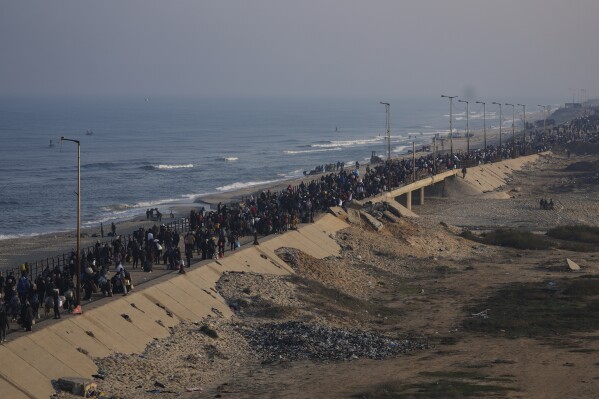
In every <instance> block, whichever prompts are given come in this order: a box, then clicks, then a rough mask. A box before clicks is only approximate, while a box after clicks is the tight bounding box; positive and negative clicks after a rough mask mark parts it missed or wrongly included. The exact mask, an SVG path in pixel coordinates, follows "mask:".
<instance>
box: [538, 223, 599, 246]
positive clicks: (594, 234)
mask: <svg viewBox="0 0 599 399" xmlns="http://www.w3.org/2000/svg"><path fill="white" fill-rule="evenodd" d="M547 235H548V236H549V237H553V238H558V239H560V240H566V241H578V242H584V243H589V244H599V227H593V226H587V225H577V226H558V227H554V228H552V229H551V230H549V231H548V232H547Z"/></svg>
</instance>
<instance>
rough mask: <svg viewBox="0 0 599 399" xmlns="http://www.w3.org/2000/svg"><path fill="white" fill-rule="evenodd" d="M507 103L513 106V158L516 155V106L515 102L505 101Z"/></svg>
mask: <svg viewBox="0 0 599 399" xmlns="http://www.w3.org/2000/svg"><path fill="white" fill-rule="evenodd" d="M505 105H511V106H512V158H515V157H516V131H515V130H514V129H515V123H516V107H515V106H514V104H508V103H505Z"/></svg>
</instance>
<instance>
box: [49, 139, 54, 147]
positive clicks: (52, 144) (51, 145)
mask: <svg viewBox="0 0 599 399" xmlns="http://www.w3.org/2000/svg"><path fill="white" fill-rule="evenodd" d="M48 147H50V148H53V147H54V143H53V142H52V140H50V145H48Z"/></svg>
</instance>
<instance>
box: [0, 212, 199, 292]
mask: <svg viewBox="0 0 599 399" xmlns="http://www.w3.org/2000/svg"><path fill="white" fill-rule="evenodd" d="M161 225H165V226H166V227H167V228H169V229H170V230H172V231H176V232H183V233H185V232H187V231H189V218H181V219H179V220H175V221H171V222H167V223H161ZM120 236H121V237H122V238H124V239H125V240H124V241H125V243H126V242H129V241H130V240H131V239H132V237H133V234H121V235H120ZM109 238H110V239H109V240H108V239H100V238H99V239H98V240H99V241H100V242H101V243H102V244H104V243H108V244H110V243H111V242H112V238H113V237H109ZM94 247H95V245H90V246H87V247H83V248H81V253H84V252H90V251H93V250H94ZM70 258H71V253H70V252H69V253H63V254H60V255H57V256H52V257H47V258H45V259H41V260H36V261H34V262H25V263H27V265H28V266H29V270H28V271H29V272H28V273H27V274H28V275H29V276H30V280H31V281H33V280H35V279H36V278H37V277H38V276H39V275H41V274H42V272H43V271H44V269H46V268H49V269H50V270H53V269H54V268H55V267H58V268H60V269H61V270H63V269H64V268H65V267H68V266H69V261H70ZM2 272H4V273H5V274H6V275H9V274H11V273H12V274H13V275H15V276H20V275H21V269H20V266H15V267H9V268H5V269H2Z"/></svg>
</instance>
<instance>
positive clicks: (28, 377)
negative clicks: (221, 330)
mask: <svg viewBox="0 0 599 399" xmlns="http://www.w3.org/2000/svg"><path fill="white" fill-rule="evenodd" d="M347 226H348V225H347V224H346V223H345V222H344V221H342V220H340V219H339V218H336V217H335V216H333V215H330V214H327V215H324V216H323V217H321V218H320V219H319V220H317V221H316V223H314V224H310V225H305V226H302V227H301V228H300V229H299V230H298V231H290V232H287V233H285V234H282V235H278V236H271V237H268V238H266V239H263V240H262V241H261V242H260V245H259V246H251V247H248V248H242V249H240V250H238V251H237V252H235V253H233V254H232V255H229V256H227V257H225V258H223V259H219V260H218V261H214V262H212V263H209V264H207V265H203V266H201V267H197V268H192V269H188V272H187V274H184V275H177V276H176V277H172V276H164V277H161V278H159V279H157V280H155V281H152V282H150V283H148V284H146V285H144V286H141V287H137V288H136V289H135V290H134V291H133V292H131V293H130V294H129V295H128V296H122V297H114V298H107V299H103V300H100V301H98V302H96V303H93V304H91V305H89V306H87V307H85V308H84V313H83V314H82V315H80V316H67V317H65V319H64V320H61V321H60V322H54V323H52V324H51V325H47V326H42V327H41V328H40V329H39V330H38V331H34V332H33V333H27V334H22V335H21V336H19V337H18V338H16V339H13V340H11V341H10V342H8V343H6V344H5V345H3V346H0V398H10V399H20V398H48V397H49V396H50V395H51V394H52V393H53V392H54V390H53V388H52V384H51V381H52V380H55V379H58V378H60V377H83V378H91V376H92V374H95V373H96V372H97V367H96V365H95V364H94V362H93V360H92V358H94V357H105V356H108V355H109V354H111V353H114V352H121V353H140V352H142V351H143V350H144V349H145V347H146V346H147V345H148V343H150V342H151V341H152V340H153V339H154V338H163V337H166V336H167V335H168V334H169V332H168V327H171V326H174V325H176V324H178V323H179V322H180V321H181V320H189V321H197V320H200V319H203V318H205V317H208V316H211V317H230V316H231V315H232V313H231V310H230V309H229V307H228V306H227V304H226V303H225V300H224V299H223V298H222V297H221V296H220V295H219V294H218V292H217V291H216V289H215V285H216V282H217V281H218V280H219V279H220V276H221V275H222V273H223V272H225V271H246V272H253V273H270V274H279V275H285V274H292V273H293V270H292V269H291V268H290V267H289V266H288V265H287V264H286V263H285V262H284V261H283V260H282V259H280V258H279V257H278V256H277V255H276V254H275V251H276V250H277V249H278V248H281V247H293V248H297V249H299V250H301V251H303V252H305V253H307V254H310V255H312V256H314V257H317V258H324V257H327V256H337V255H339V251H340V248H339V246H338V245H337V243H336V242H335V240H334V239H333V238H332V234H334V233H336V232H337V231H338V230H340V229H343V228H345V227H347ZM38 328H39V327H38ZM35 329H36V327H35V326H34V330H35Z"/></svg>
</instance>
